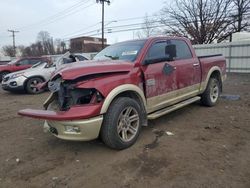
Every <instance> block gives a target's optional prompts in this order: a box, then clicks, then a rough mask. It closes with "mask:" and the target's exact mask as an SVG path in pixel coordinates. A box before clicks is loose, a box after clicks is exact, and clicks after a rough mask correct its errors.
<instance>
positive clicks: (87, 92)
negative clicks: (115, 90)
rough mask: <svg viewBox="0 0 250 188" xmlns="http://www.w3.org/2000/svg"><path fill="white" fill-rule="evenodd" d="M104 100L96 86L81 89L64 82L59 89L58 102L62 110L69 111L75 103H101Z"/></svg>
mask: <svg viewBox="0 0 250 188" xmlns="http://www.w3.org/2000/svg"><path fill="white" fill-rule="evenodd" d="M102 100H103V96H102V95H101V94H100V92H98V91H97V90H96V89H94V88H90V89H85V88H84V89H80V88H74V87H73V85H67V84H63V83H62V84H61V85H60V89H59V90H58V91H57V102H58V106H59V108H60V110H61V111H67V110H69V109H70V107H71V106H74V105H84V104H94V103H100V102H101V101H102Z"/></svg>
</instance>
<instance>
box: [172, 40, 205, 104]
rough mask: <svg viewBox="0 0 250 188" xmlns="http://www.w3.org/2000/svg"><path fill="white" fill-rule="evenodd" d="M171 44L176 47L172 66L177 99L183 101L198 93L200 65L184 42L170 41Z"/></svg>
mask: <svg viewBox="0 0 250 188" xmlns="http://www.w3.org/2000/svg"><path fill="white" fill-rule="evenodd" d="M171 44H172V45H175V47H176V57H175V58H174V59H175V60H174V64H175V67H176V76H177V88H178V98H179V100H184V99H185V98H189V97H190V96H192V95H196V94H197V93H198V92H199V88H200V82H201V68H200V63H199V59H198V58H197V57H196V56H195V54H194V53H192V51H191V49H190V48H189V45H188V44H187V42H185V41H184V40H182V39H172V40H171ZM190 45H191V44H190Z"/></svg>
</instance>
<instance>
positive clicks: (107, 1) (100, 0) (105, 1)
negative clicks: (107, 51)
mask: <svg viewBox="0 0 250 188" xmlns="http://www.w3.org/2000/svg"><path fill="white" fill-rule="evenodd" d="M99 2H100V3H101V4H102V49H103V48H104V3H107V4H108V5H110V0H96V3H99Z"/></svg>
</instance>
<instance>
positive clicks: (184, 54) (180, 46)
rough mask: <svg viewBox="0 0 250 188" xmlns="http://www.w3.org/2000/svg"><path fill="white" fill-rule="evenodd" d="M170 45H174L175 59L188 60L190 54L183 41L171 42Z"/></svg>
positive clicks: (190, 56)
mask: <svg viewBox="0 0 250 188" xmlns="http://www.w3.org/2000/svg"><path fill="white" fill-rule="evenodd" d="M171 44H175V45H176V56H177V57H176V59H190V58H192V57H193V56H192V53H191V51H190V49H189V47H188V45H187V43H186V42H185V41H182V40H171Z"/></svg>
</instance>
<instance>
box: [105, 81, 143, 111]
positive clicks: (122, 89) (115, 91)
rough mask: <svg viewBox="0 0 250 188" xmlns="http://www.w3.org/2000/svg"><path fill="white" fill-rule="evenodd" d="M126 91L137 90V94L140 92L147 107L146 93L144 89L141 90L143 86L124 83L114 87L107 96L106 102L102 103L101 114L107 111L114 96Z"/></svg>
mask: <svg viewBox="0 0 250 188" xmlns="http://www.w3.org/2000/svg"><path fill="white" fill-rule="evenodd" d="M125 91H133V92H135V93H136V94H138V95H139V96H140V97H141V99H142V101H143V105H144V107H145V108H146V98H145V96H144V93H143V91H142V90H141V88H139V87H138V86H136V85H133V84H124V85H120V86H118V87H116V88H114V89H113V90H112V91H111V92H110V93H109V94H108V96H107V97H106V98H105V100H104V102H103V105H102V108H101V112H100V114H104V113H106V112H107V110H108V108H109V106H110V104H111V103H112V101H113V100H114V98H115V97H116V96H118V95H119V94H120V93H123V92H125Z"/></svg>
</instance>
